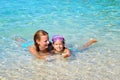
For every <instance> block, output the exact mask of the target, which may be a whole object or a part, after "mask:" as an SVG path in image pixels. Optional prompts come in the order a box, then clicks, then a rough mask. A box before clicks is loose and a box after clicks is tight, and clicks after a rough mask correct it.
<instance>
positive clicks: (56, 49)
mask: <svg viewBox="0 0 120 80" xmlns="http://www.w3.org/2000/svg"><path fill="white" fill-rule="evenodd" d="M52 45H53V50H52V53H53V54H60V55H62V56H63V57H64V58H67V57H69V56H70V55H71V53H70V50H69V49H68V48H66V47H65V39H64V37H63V36H61V35H54V36H53V37H52Z"/></svg>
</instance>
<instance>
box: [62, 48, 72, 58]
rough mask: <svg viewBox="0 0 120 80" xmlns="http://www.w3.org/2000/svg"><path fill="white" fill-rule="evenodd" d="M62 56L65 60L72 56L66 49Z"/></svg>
mask: <svg viewBox="0 0 120 80" xmlns="http://www.w3.org/2000/svg"><path fill="white" fill-rule="evenodd" d="M62 56H63V57H64V58H67V57H70V56H71V52H70V50H69V49H67V48H66V49H65V52H64V53H63V54H62Z"/></svg>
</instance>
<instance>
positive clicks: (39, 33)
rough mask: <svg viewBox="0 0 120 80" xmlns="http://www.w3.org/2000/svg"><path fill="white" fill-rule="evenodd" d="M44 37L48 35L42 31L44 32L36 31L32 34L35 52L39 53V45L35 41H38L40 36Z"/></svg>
mask: <svg viewBox="0 0 120 80" xmlns="http://www.w3.org/2000/svg"><path fill="white" fill-rule="evenodd" d="M45 35H48V33H47V32H46V31H44V30H38V31H37V32H36V33H35V34H34V45H35V47H36V50H37V51H40V49H39V44H38V43H37V42H36V41H37V40H40V39H41V36H45Z"/></svg>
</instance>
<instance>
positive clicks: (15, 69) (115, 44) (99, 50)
mask: <svg viewBox="0 0 120 80" xmlns="http://www.w3.org/2000/svg"><path fill="white" fill-rule="evenodd" d="M39 29H43V30H46V31H47V32H48V33H49V36H50V39H51V36H52V35H54V34H62V35H64V37H65V39H66V45H67V46H68V47H70V48H71V47H72V48H75V49H76V48H79V47H82V45H84V44H85V43H86V42H87V41H89V39H90V38H95V39H97V40H98V42H97V43H96V44H94V45H92V46H90V47H89V49H87V50H85V51H83V52H73V54H74V56H73V55H72V56H71V57H70V58H69V59H68V60H67V61H65V60H63V59H62V60H61V59H60V58H59V56H58V60H56V61H52V62H45V61H41V60H37V59H35V58H34V57H33V55H31V54H30V53H29V52H28V51H27V50H24V49H23V48H21V46H20V43H17V42H16V41H14V37H16V36H20V37H22V38H25V39H26V40H30V41H31V40H32V38H33V35H34V33H35V32H36V31H37V30H39ZM119 35H120V0H64V1H62V0H0V80H119V79H120V77H119V75H120V37H119Z"/></svg>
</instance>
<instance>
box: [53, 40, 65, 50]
mask: <svg viewBox="0 0 120 80" xmlns="http://www.w3.org/2000/svg"><path fill="white" fill-rule="evenodd" d="M53 47H54V49H55V50H56V51H58V52H60V51H62V50H63V48H64V44H63V42H62V41H60V40H56V41H55V42H54V43H53Z"/></svg>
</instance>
